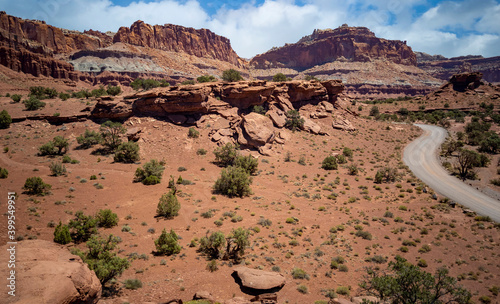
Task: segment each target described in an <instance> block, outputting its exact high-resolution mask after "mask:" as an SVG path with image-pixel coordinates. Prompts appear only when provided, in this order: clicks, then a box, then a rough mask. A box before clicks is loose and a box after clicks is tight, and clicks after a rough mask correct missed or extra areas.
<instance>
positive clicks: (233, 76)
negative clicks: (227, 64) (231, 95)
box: [222, 69, 243, 82]
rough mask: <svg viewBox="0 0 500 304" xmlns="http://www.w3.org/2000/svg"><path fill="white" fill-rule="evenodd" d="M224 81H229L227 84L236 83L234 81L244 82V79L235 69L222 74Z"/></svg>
mask: <svg viewBox="0 0 500 304" xmlns="http://www.w3.org/2000/svg"><path fill="white" fill-rule="evenodd" d="M222 80H224V81H227V82H234V81H240V80H243V77H241V74H240V72H238V71H236V70H234V69H229V70H225V71H224V72H222Z"/></svg>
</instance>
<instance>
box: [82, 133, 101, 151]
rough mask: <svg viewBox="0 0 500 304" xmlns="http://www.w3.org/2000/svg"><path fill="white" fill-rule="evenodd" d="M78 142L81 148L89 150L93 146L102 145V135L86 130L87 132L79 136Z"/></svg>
mask: <svg viewBox="0 0 500 304" xmlns="http://www.w3.org/2000/svg"><path fill="white" fill-rule="evenodd" d="M76 141H77V142H78V144H79V145H80V146H79V148H81V149H88V148H90V147H92V146H95V145H97V144H99V143H101V141H102V136H101V134H100V133H97V132H95V131H90V130H88V129H85V132H84V133H83V134H82V135H80V136H78V137H77V138H76Z"/></svg>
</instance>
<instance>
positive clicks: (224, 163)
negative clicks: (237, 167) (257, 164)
mask: <svg viewBox="0 0 500 304" xmlns="http://www.w3.org/2000/svg"><path fill="white" fill-rule="evenodd" d="M214 154H215V162H217V163H218V164H219V166H221V167H228V166H232V165H234V163H235V162H236V159H237V158H238V155H239V146H238V145H233V144H232V143H227V144H225V145H224V146H221V147H217V148H216V149H215V150H214Z"/></svg>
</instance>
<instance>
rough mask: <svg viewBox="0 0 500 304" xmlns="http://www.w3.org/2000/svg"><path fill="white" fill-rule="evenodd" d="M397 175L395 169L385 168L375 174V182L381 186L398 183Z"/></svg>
mask: <svg viewBox="0 0 500 304" xmlns="http://www.w3.org/2000/svg"><path fill="white" fill-rule="evenodd" d="M397 175H398V171H397V170H396V169H395V168H391V167H385V168H382V169H379V170H378V171H377V173H376V174H375V182H376V183H377V184H381V183H383V182H385V183H391V182H394V181H396V177H397Z"/></svg>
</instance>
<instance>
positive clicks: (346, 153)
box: [342, 147, 352, 157]
mask: <svg viewBox="0 0 500 304" xmlns="http://www.w3.org/2000/svg"><path fill="white" fill-rule="evenodd" d="M342 155H344V156H345V157H352V150H351V149H349V148H347V147H345V148H344V149H343V150H342Z"/></svg>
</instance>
